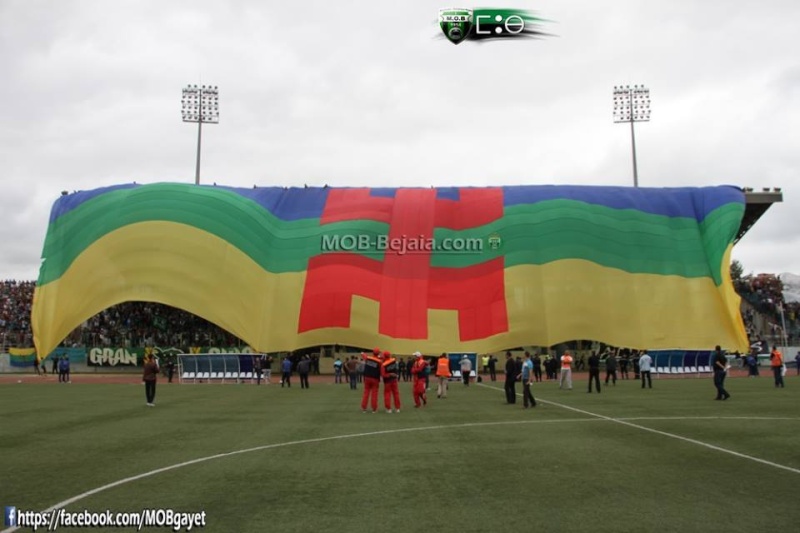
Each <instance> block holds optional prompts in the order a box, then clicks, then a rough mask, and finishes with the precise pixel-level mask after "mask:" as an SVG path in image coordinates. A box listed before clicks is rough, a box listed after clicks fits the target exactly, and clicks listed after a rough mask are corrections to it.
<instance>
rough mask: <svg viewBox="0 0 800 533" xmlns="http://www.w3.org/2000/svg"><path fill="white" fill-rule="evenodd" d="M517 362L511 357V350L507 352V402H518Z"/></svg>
mask: <svg viewBox="0 0 800 533" xmlns="http://www.w3.org/2000/svg"><path fill="white" fill-rule="evenodd" d="M517 375H518V374H517V363H516V361H514V358H513V357H511V352H506V383H505V391H506V403H507V404H514V403H517V387H516V383H517Z"/></svg>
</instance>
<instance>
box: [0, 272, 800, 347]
mask: <svg viewBox="0 0 800 533" xmlns="http://www.w3.org/2000/svg"><path fill="white" fill-rule="evenodd" d="M35 286H36V283H35V282H33V281H18V280H6V281H0V349H5V348H8V347H15V346H24V347H28V346H33V335H32V332H31V324H30V316H31V304H32V302H33V291H34V288H35ZM734 286H735V288H736V291H737V292H738V293H739V294H740V295H741V296H742V298H744V299H745V300H746V301H747V302H749V303H750V305H751V308H748V309H745V310H744V311H743V314H742V318H743V319H744V323H745V327H746V328H747V333H748V336H749V337H750V339H751V341H752V342H756V341H762V342H766V343H769V344H772V343H781V340H782V337H783V335H784V330H783V323H784V322H785V324H786V331H785V335H786V340H787V342H788V344H789V345H794V344H797V343H799V342H800V303H798V302H791V303H786V302H784V299H783V283H782V282H781V280H780V278H779V277H778V276H775V275H773V274H759V275H757V276H752V275H751V276H743V277H740V278H738V279H734ZM781 309H782V310H783V316H781ZM244 344H245V343H244V342H243V341H242V340H240V339H238V338H237V337H236V336H235V335H231V334H230V333H228V332H227V331H225V330H223V329H221V328H219V327H218V326H215V325H214V324H212V323H210V322H208V321H207V320H204V319H202V318H200V317H198V316H195V315H193V314H191V313H187V312H186V311H182V310H180V309H176V308H174V307H169V306H166V305H161V304H155V303H149V302H126V303H122V304H119V305H115V306H113V307H110V308H108V309H106V310H104V311H102V312H100V313H98V314H97V315H95V316H93V317H91V318H90V319H89V320H87V321H86V322H85V323H84V324H82V325H81V326H80V327H78V328H76V329H75V330H74V331H72V332H71V333H70V335H69V336H68V337H67V338H66V339H65V340H64V343H63V345H64V346H72V347H83V346H86V347H95V346H101V347H132V346H176V347H188V346H219V347H222V346H226V347H233V346H244Z"/></svg>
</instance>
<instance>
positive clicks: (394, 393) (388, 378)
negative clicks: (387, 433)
mask: <svg viewBox="0 0 800 533" xmlns="http://www.w3.org/2000/svg"><path fill="white" fill-rule="evenodd" d="M397 376H398V372H397V359H395V358H394V357H392V354H390V353H389V352H383V364H381V377H382V378H383V405H384V406H385V407H386V412H387V413H391V412H392V397H394V410H395V412H397V413H399V412H400V390H399V389H398V388H397Z"/></svg>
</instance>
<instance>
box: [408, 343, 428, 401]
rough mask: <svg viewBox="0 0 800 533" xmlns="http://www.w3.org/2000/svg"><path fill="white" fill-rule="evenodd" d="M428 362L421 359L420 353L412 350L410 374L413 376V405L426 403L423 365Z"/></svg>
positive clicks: (426, 364)
mask: <svg viewBox="0 0 800 533" xmlns="http://www.w3.org/2000/svg"><path fill="white" fill-rule="evenodd" d="M426 366H428V362H427V361H425V359H423V357H422V354H421V353H419V352H414V365H413V366H412V367H411V375H412V376H413V377H414V407H419V406H420V401H421V402H422V405H428V398H427V396H426V395H425V367H426Z"/></svg>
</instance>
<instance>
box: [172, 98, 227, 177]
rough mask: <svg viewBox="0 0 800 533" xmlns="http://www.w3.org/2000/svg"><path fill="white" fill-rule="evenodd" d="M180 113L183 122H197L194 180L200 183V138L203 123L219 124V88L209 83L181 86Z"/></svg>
mask: <svg viewBox="0 0 800 533" xmlns="http://www.w3.org/2000/svg"><path fill="white" fill-rule="evenodd" d="M181 108H182V109H181V114H182V115H183V121H184V122H197V166H196V167H195V173H194V182H195V184H197V185H199V184H200V140H201V138H202V135H203V123H206V124H219V88H218V87H217V86H216V85H215V86H213V87H212V86H211V85H201V86H200V87H198V86H197V85H187V86H186V87H184V88H183V97H182V98H181Z"/></svg>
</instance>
